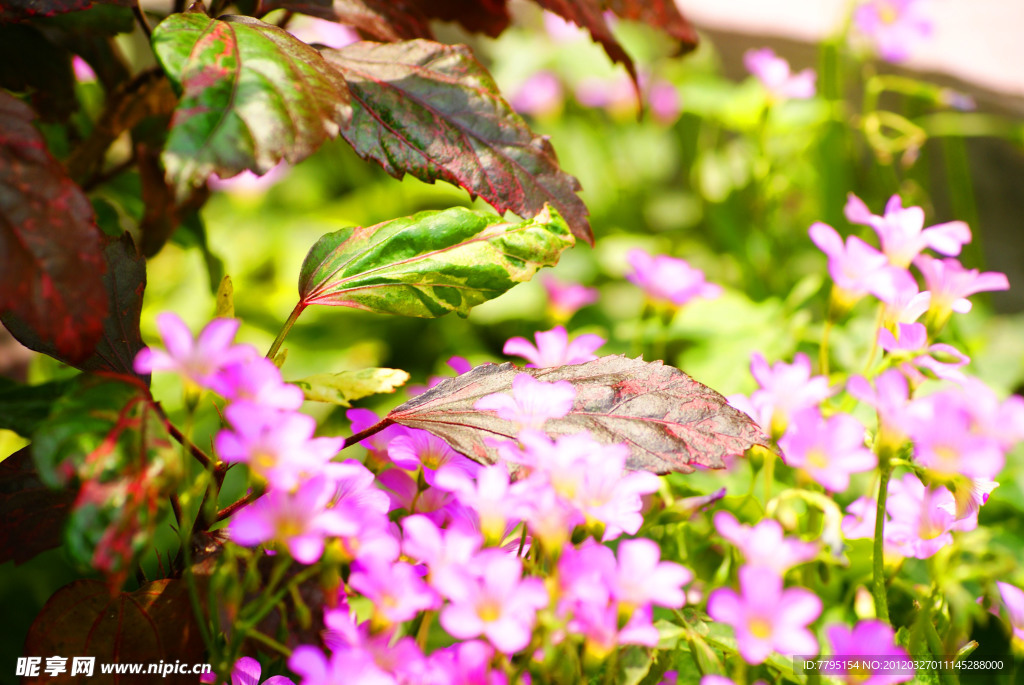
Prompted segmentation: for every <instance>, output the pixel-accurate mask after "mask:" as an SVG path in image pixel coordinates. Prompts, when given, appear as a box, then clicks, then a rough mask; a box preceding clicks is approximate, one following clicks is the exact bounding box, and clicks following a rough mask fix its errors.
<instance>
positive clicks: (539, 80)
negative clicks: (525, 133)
mask: <svg viewBox="0 0 1024 685" xmlns="http://www.w3.org/2000/svg"><path fill="white" fill-rule="evenodd" d="M564 98H565V96H564V94H563V89H562V82H561V80H559V78H558V76H557V75H556V74H554V73H553V72H550V71H546V70H545V71H538V72H537V73H535V74H533V75H532V76H530V77H529V78H528V79H526V80H525V81H523V82H522V83H521V84H520V85H519V87H518V88H516V89H515V90H514V91H512V94H511V95H510V96H509V98H508V103H509V104H510V105H512V109H514V110H515V111H517V112H519V113H520V114H530V115H533V116H540V117H543V116H546V115H550V114H555V113H557V112H558V111H559V110H560V109H561V108H562V101H563V100H564Z"/></svg>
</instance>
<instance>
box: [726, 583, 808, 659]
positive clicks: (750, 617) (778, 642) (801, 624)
mask: <svg viewBox="0 0 1024 685" xmlns="http://www.w3.org/2000/svg"><path fill="white" fill-rule="evenodd" d="M739 576H740V593H736V592H735V591H734V590H731V589H729V588H719V589H718V590H715V591H714V592H713V593H711V596H710V597H709V598H708V614H709V615H710V616H711V618H713V619H714V620H716V621H720V622H722V623H727V624H729V625H731V626H732V627H733V629H734V630H735V631H736V642H737V645H738V646H739V651H740V655H741V656H742V657H743V658H744V659H745V660H746V661H747V662H748V663H751V664H760V663H763V662H764V660H765V659H767V658H768V655H769V654H770V653H771V652H772V651H776V652H780V653H782V654H788V655H793V654H817V652H818V641H817V640H816V639H815V638H814V634H813V633H811V631H809V630H808V629H807V626H808V624H810V623H811V622H812V621H814V619H816V618H817V617H818V615H819V614H821V600H820V599H818V597H817V595H815V594H814V593H812V592H810V591H809V590H804V589H803V588H789V589H788V590H784V589H783V588H782V577H781V576H778V575H775V574H774V573H765V572H764V570H763V569H761V568H758V567H756V566H743V567H742V568H740V571H739Z"/></svg>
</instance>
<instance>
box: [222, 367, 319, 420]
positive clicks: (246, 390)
mask: <svg viewBox="0 0 1024 685" xmlns="http://www.w3.org/2000/svg"><path fill="white" fill-rule="evenodd" d="M210 388H211V389H212V390H213V391H214V392H216V393H218V394H220V395H223V396H224V397H225V398H227V399H229V400H231V401H233V402H237V401H244V402H249V403H251V404H258V405H261V406H264V407H273V408H276V409H289V410H294V409H298V408H299V407H301V406H302V402H303V400H304V397H303V394H302V390H301V389H299V388H298V387H297V386H295V385H292V384H291V383H285V382H284V380H283V379H282V378H281V371H280V369H278V368H277V365H276V364H274V362H272V361H270V360H269V359H267V358H266V357H256V358H254V359H248V360H245V361H239V362H235V363H234V364H229V365H227V366H225V367H224V368H222V369H221V370H220V371H219V372H218V373H216V374H215V375H214V376H213V377H212V378H210Z"/></svg>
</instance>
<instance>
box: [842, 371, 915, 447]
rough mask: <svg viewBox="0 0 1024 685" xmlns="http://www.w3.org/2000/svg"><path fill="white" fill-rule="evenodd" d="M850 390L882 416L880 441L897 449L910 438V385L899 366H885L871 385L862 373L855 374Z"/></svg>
mask: <svg viewBox="0 0 1024 685" xmlns="http://www.w3.org/2000/svg"><path fill="white" fill-rule="evenodd" d="M846 389H847V392H849V393H850V394H851V395H853V396H854V397H856V398H857V399H858V400H860V401H861V402H864V403H865V404H868V405H870V406H872V407H874V408H875V410H876V411H877V412H878V416H879V419H880V425H879V427H878V428H879V435H878V441H879V442H880V443H881V444H884V445H885V446H886V447H887V449H888V451H889V452H890V453H894V452H895V451H896V449H897V448H898V447H900V446H901V445H902V444H903V442H904V441H905V440H906V439H907V431H908V430H909V425H910V421H911V415H910V388H909V387H908V386H907V379H906V377H904V375H903V374H902V373H900V372H899V371H898V370H896V369H886V370H885V371H883V372H882V373H881V374H879V376H878V377H877V378H876V379H875V387H874V388H872V387H871V383H870V382H868V380H867V379H866V378H864V377H863V376H854V377H853V378H851V379H850V380H849V381H848V382H847V384H846Z"/></svg>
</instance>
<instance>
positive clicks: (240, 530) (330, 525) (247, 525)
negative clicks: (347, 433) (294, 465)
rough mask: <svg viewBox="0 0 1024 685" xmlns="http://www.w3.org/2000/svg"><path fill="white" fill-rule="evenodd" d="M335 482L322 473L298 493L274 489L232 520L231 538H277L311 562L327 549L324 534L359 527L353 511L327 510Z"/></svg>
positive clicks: (248, 543) (250, 542)
mask: <svg viewBox="0 0 1024 685" xmlns="http://www.w3.org/2000/svg"><path fill="white" fill-rule="evenodd" d="M333 494H334V486H333V484H332V483H331V482H330V481H329V480H328V479H326V478H324V477H323V476H317V477H315V478H311V479H310V480H308V481H306V482H305V483H303V484H302V485H301V486H300V487H299V489H298V490H296V491H295V493H290V492H286V491H284V490H271V491H270V492H268V493H267V494H265V495H264V496H263V497H261V498H259V499H258V500H256V501H255V502H254V503H253V504H252V505H250V506H248V507H246V508H245V509H242V510H240V511H239V512H238V513H237V514H235V515H234V517H233V518H232V519H231V525H230V527H229V531H230V533H231V539H232V540H233V541H234V542H236V543H238V544H240V545H246V546H253V545H259V544H263V543H265V542H269V541H271V540H275V541H277V542H280V543H283V544H284V545H285V546H287V548H288V551H289V552H290V553H291V555H292V557H293V558H294V559H295V560H296V561H298V562H300V563H303V564H312V563H315V562H316V561H317V560H318V559H320V555H321V554H323V551H324V537H325V536H334V535H346V534H352V533H354V532H356V531H357V530H358V529H359V527H360V522H359V521H358V519H356V518H354V517H353V515H352V513H351V512H348V511H346V512H341V511H338V510H335V509H327V508H326V507H327V504H328V503H329V502H330V499H331V496H332V495H333Z"/></svg>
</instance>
